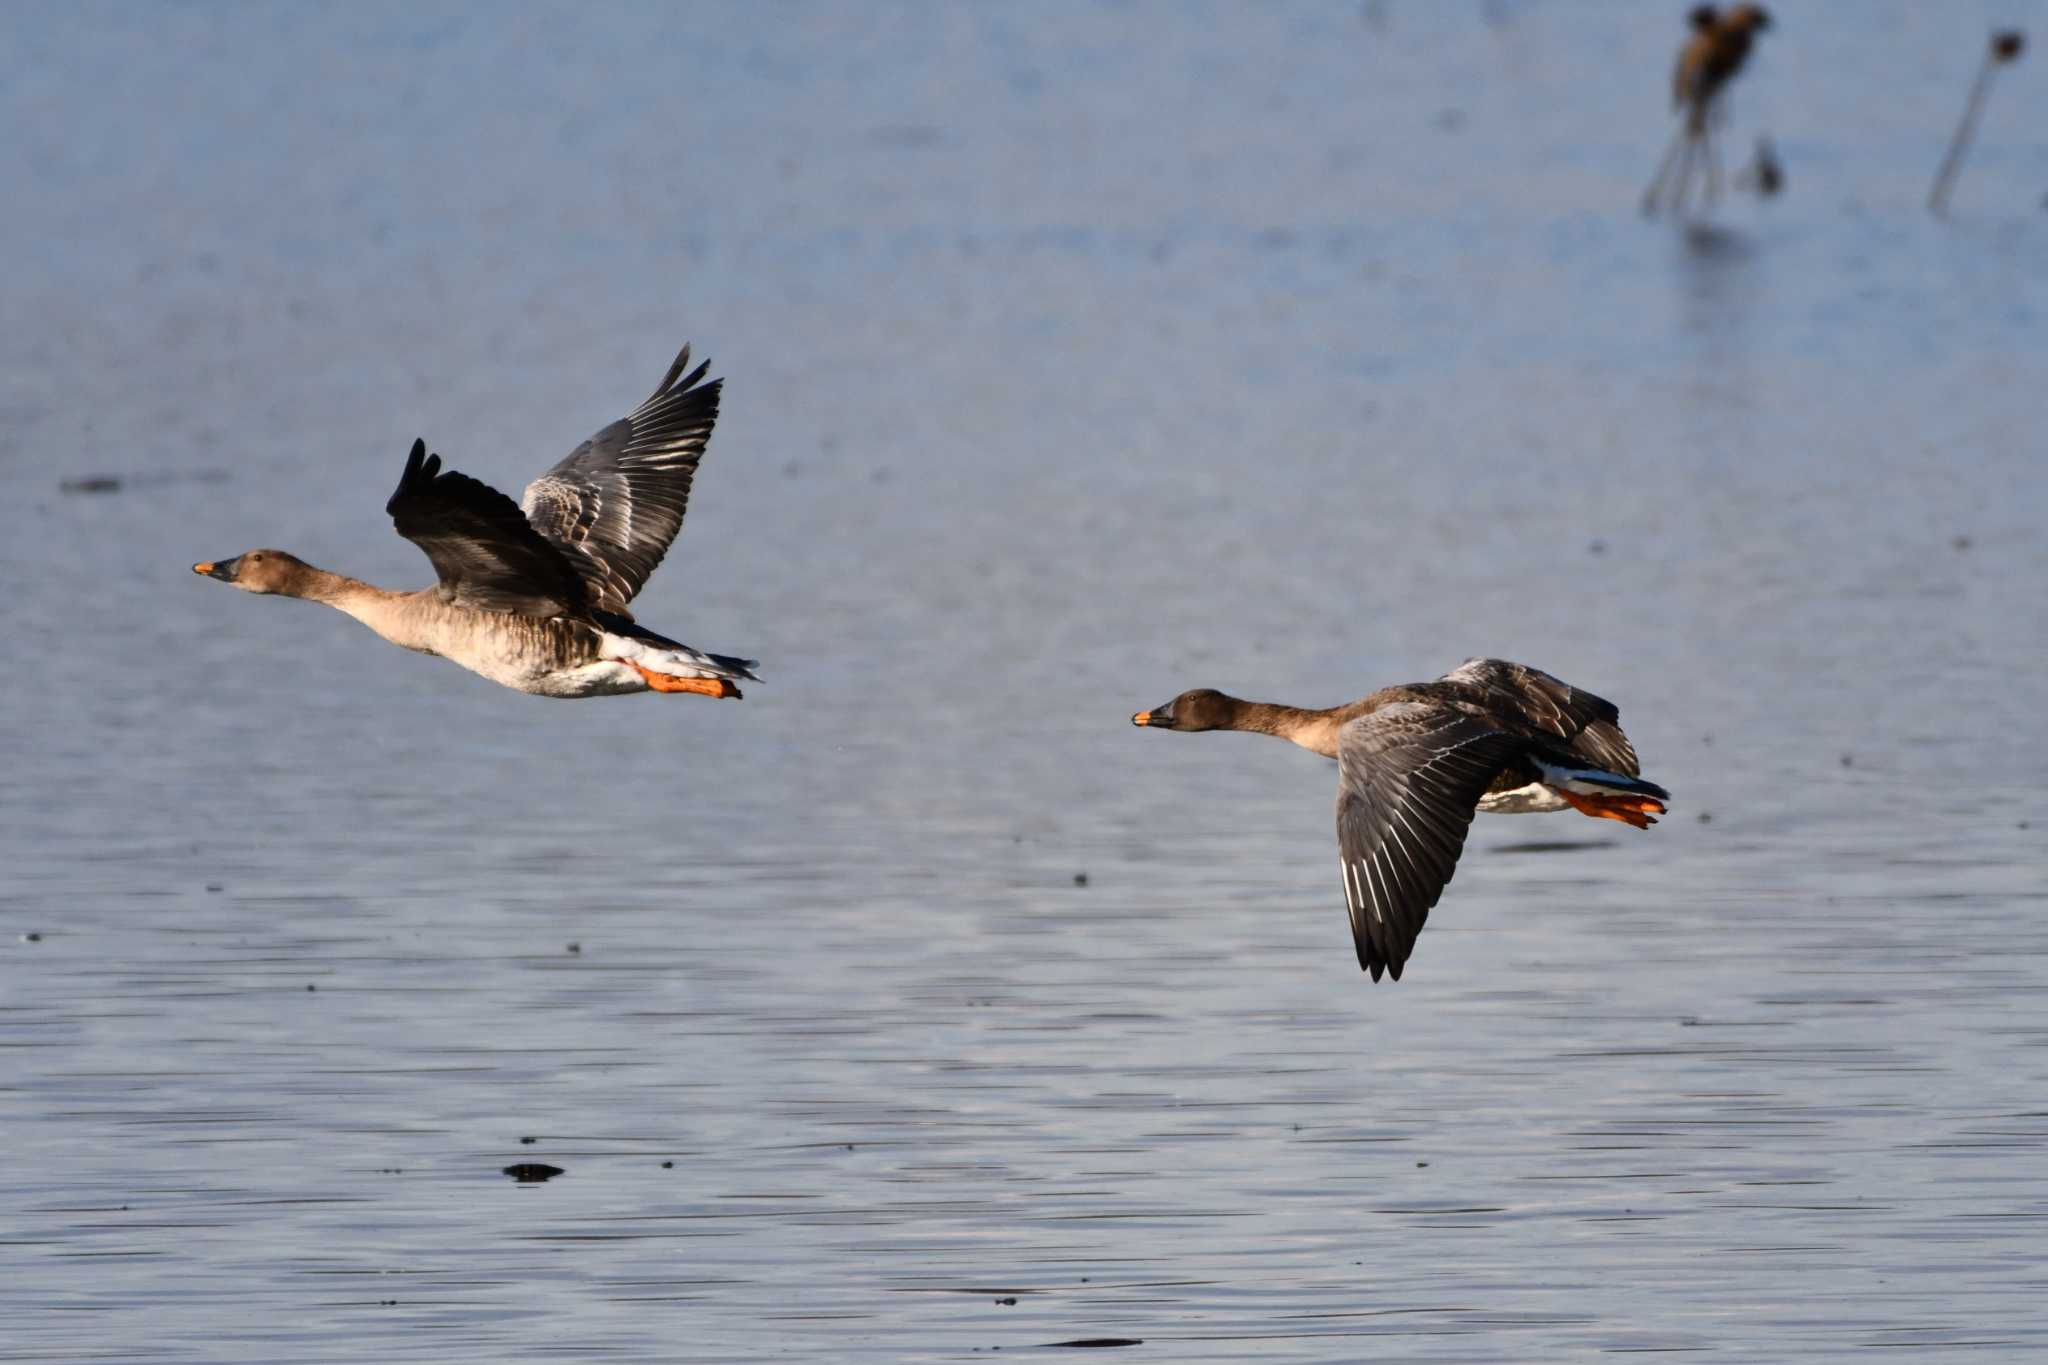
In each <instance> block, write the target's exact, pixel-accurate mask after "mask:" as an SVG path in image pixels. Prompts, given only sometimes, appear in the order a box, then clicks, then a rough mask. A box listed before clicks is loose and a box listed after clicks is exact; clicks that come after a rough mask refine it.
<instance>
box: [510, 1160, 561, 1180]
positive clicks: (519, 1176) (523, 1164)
mask: <svg viewBox="0 0 2048 1365" xmlns="http://www.w3.org/2000/svg"><path fill="white" fill-rule="evenodd" d="M505 1174H506V1175H509V1176H511V1177H512V1178H513V1179H514V1180H516V1181H518V1182H519V1183H520V1184H522V1185H538V1184H540V1183H541V1182H542V1181H543V1180H553V1179H554V1178H555V1177H556V1176H558V1175H565V1174H567V1172H565V1171H563V1169H562V1168H561V1167H560V1166H550V1165H548V1164H547V1163H546V1162H545V1161H516V1162H514V1163H513V1164H511V1165H510V1166H507V1167H506V1168H505Z"/></svg>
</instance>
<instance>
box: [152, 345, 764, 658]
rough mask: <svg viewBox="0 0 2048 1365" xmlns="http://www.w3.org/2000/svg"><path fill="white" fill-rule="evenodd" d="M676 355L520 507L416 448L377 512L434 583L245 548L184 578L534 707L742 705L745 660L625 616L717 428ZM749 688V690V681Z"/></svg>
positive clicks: (716, 385)
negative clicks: (326, 612) (341, 631)
mask: <svg viewBox="0 0 2048 1365" xmlns="http://www.w3.org/2000/svg"><path fill="white" fill-rule="evenodd" d="M689 363H690V348H689V347H688V346H685V347H683V349H682V353H681V354H679V355H678V356H677V357H676V360H675V364H673V365H671V366H669V369H668V373H667V374H666V375H664V376H663V377H662V381H661V383H660V384H659V385H657V386H656V387H655V390H654V393H653V394H652V395H651V396H650V397H649V398H648V399H647V401H646V402H644V403H642V404H641V405H640V406H639V407H637V408H635V409H634V410H633V411H632V412H631V413H629V414H627V415H626V416H625V417H622V418H620V419H619V420H618V421H616V422H613V423H612V424H611V425H610V426H607V427H605V428H604V429H603V430H602V431H600V432H598V433H597V434H596V435H595V436H592V437H591V438H590V439H589V440H587V441H585V442H584V443H583V444H582V445H580V446H578V447H576V449H575V450H573V451H571V452H570V453H569V456H568V458H567V459H564V460H563V461H562V462H561V463H560V464H558V465H556V466H555V467H554V468H553V469H550V470H549V471H548V472H547V473H545V474H543V475H541V476H540V477H539V478H538V479H535V480H534V481H533V482H532V483H531V484H528V485H527V488H526V495H525V497H524V498H523V499H522V500H521V501H520V502H518V503H515V502H513V501H512V499H510V498H508V497H506V496H505V495H504V494H503V493H500V492H498V491H497V490H496V489H495V488H492V487H491V486H490V485H489V484H486V483H482V482H480V481H478V480H476V479H472V478H470V477H469V476H468V475H466V474H458V473H456V472H455V471H454V470H452V469H445V470H444V469H442V468H441V457H440V456H439V455H429V454H428V453H427V447H426V443H425V442H424V441H414V442H413V444H412V453H411V454H410V455H409V456H408V457H407V458H406V462H405V472H404V474H402V475H401V476H400V477H399V480H398V491H397V492H395V493H393V494H392V495H391V500H390V501H389V502H387V503H386V504H385V505H384V510H385V511H386V512H388V513H390V514H391V520H392V522H393V524H394V525H396V527H397V528H398V534H400V535H401V536H404V537H405V538H406V539H407V540H410V541H411V542H412V543H413V544H415V545H417V546H419V547H420V549H422V550H424V551H425V552H426V555H427V558H428V559H429V560H430V561H431V562H432V563H433V565H434V572H435V573H436V574H437V575H439V577H440V582H439V583H437V584H435V585H434V586H433V587H431V588H422V589H420V590H419V591H417V592H392V591H390V590H388V589H385V588H379V587H375V586H373V585H371V584H369V583H364V582H362V581H360V580H358V579H354V578H347V577H344V576H343V575H341V574H336V573H329V572H327V571H326V570H325V569H316V568H314V567H313V566H312V565H310V564H308V563H306V562H305V561H303V560H301V559H298V558H297V557H295V556H293V555H289V554H286V553H285V552H284V551H283V550H268V549H265V550H250V551H249V552H247V553H246V554H240V555H237V556H235V557H234V558H233V559H221V560H212V561H208V562H206V563H201V564H194V565H193V566H192V572H194V573H197V574H204V575H205V576H206V577H208V578H217V579H219V580H221V581H222V582H223V583H230V584H232V585H234V586H235V587H237V588H240V589H242V590H243V591H244V592H254V593H266V594H276V595H280V596H285V597H303V598H307V599H309V600H311V601H314V602H325V603H326V604H327V605H329V606H331V607H335V608H337V609H339V610H341V611H344V612H346V613H348V614H349V615H350V616H353V617H354V618H355V619H356V620H358V621H361V622H362V623H363V624H364V625H366V626H368V627H369V628H370V629H371V630H374V631H376V632H377V633H378V634H379V635H381V636H383V637H384V638H385V639H387V640H389V641H390V642H391V643H392V644H395V645H400V646H402V647H404V648H406V649H413V650H418V651H419V652H420V653H422V654H438V655H440V656H441V657H442V658H444V659H447V660H450V661H451V662H453V663H458V664H460V665H462V666H463V667H464V668H466V669H469V670H470V671H471V672H472V673H481V674H482V675H483V676H484V677H486V678H489V679H490V680H491V681H492V682H495V683H502V684H504V685H505V686H506V687H510V688H514V689H516V690H518V691H521V692H531V693H533V694H534V695H536V696H542V697H605V696H612V695H615V694H618V693H622V692H647V691H654V692H693V693H697V694H699V695H701V696H707V697H737V696H739V695H740V690H739V688H738V687H737V686H735V685H734V684H735V681H736V680H737V679H740V678H754V676H755V675H754V672H753V669H754V666H755V661H754V660H752V659H735V658H729V657H727V656H726V655H723V654H705V653H702V652H700V651H698V650H694V649H691V648H690V647H689V646H688V645H683V644H678V643H676V642H675V641H674V640H671V639H668V638H667V637H666V636H662V635H657V634H655V633H654V632H653V631H651V630H648V629H647V628H646V627H644V626H641V625H639V624H638V623H637V622H635V621H634V620H633V614H632V612H631V611H629V610H628V609H627V605H626V604H627V603H629V602H630V601H632V600H633V596H634V594H635V593H637V592H639V591H640V589H641V587H642V585H644V584H645V583H646V582H647V577H648V575H649V574H651V573H653V572H654V570H655V566H657V565H658V564H660V563H661V558H662V556H663V555H664V554H666V553H667V552H668V547H669V543H670V542H671V541H673V540H674V539H675V537H676V531H677V530H678V528H680V527H681V526H682V524H683V512H684V510H685V509H686V508H687V507H688V505H689V501H690V481H691V479H692V478H693V477H694V476H695V474H696V472H697V461H698V460H700V459H701V458H703V455H704V446H705V443H706V442H707V441H709V440H710V439H711V426H712V423H713V422H715V421H716V420H717V418H718V395H719V390H720V388H721V386H723V384H724V382H725V381H724V380H722V379H714V380H712V381H711V382H710V383H708V384H701V383H699V382H698V381H700V380H701V379H703V377H704V372H705V371H706V370H708V369H710V365H709V363H708V362H707V363H706V364H703V365H699V366H698V367H697V368H696V369H695V370H691V371H690V373H689V374H688V375H687V376H684V374H683V372H684V370H685V369H686V368H688V366H689ZM755 680H756V681H758V679H755Z"/></svg>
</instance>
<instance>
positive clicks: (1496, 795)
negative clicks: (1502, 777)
mask: <svg viewBox="0 0 2048 1365" xmlns="http://www.w3.org/2000/svg"><path fill="white" fill-rule="evenodd" d="M1566 804H1567V803H1566V801H1565V799H1564V798H1563V797H1562V796H1559V795H1558V794H1557V793H1556V792H1554V791H1552V790H1551V789H1550V788H1548V787H1546V786H1544V785H1543V784H1542V783H1541V782H1531V783H1530V784H1529V785H1528V786H1526V787H1516V788H1515V789H1514V790H1513V791H1505V792H1488V793H1487V794H1486V795H1484V796H1482V797H1480V798H1479V809H1480V810H1483V811H1485V812H1487V813H1488V814H1489V815H1536V814H1540V813H1542V812H1544V811H1552V810H1563V809H1564V808H1565V806H1566Z"/></svg>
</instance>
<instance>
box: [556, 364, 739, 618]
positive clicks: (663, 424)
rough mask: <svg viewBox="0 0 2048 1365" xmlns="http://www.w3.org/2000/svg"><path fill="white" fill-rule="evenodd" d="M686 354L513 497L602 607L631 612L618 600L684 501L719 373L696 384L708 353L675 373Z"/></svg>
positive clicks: (653, 555) (647, 569) (657, 557)
mask: <svg viewBox="0 0 2048 1365" xmlns="http://www.w3.org/2000/svg"><path fill="white" fill-rule="evenodd" d="M689 363H690V348H689V347H688V346H685V347H683V349H682V353H681V354H680V355H678V356H677V357H676V361H675V364H673V365H671V366H669V369H668V374H667V375H665V376H663V378H662V381H661V383H660V384H659V385H658V386H656V388H655V390H654V393H653V396H651V397H650V398H648V400H647V401H646V402H644V403H642V404H641V405H640V406H639V407H637V408H635V409H633V411H632V412H631V413H630V414H628V415H627V416H625V417H622V418H620V419H619V420H618V421H616V422H613V423H612V424H611V425H610V426H608V427H606V428H605V429H604V430H603V431H600V432H598V433H597V435H595V436H593V437H591V438H590V439H589V440H587V441H585V442H584V443H583V444H582V445H580V446H577V447H576V449H575V450H573V451H571V452H570V454H569V457H568V458H567V459H565V460H563V461H562V462H561V463H560V464H558V465H556V466H555V467H554V468H553V469H550V470H549V471H548V472H547V473H545V474H543V475H541V476H540V477H539V478H537V479H535V480H534V481H533V482H532V483H530V484H528V485H527V486H526V495H525V497H524V498H523V499H521V501H520V506H521V508H522V509H523V510H524V511H525V513H526V519H527V520H528V521H530V522H531V523H533V527H534V529H535V530H537V531H538V532H540V534H541V535H543V536H545V537H547V539H548V540H550V541H551V542H553V543H554V544H555V545H557V546H559V547H561V549H562V552H563V553H564V554H565V555H566V556H567V557H568V559H569V561H570V562H571V563H572V564H574V565H575V567H576V572H577V573H578V574H579V575H581V577H582V579H583V581H584V583H585V584H586V585H588V587H589V591H590V597H591V600H592V601H593V603H594V604H595V605H596V606H597V607H599V608H600V609H602V610H604V611H611V612H617V613H618V614H620V615H622V616H627V617H630V616H631V613H630V612H628V611H627V610H626V604H627V603H628V602H630V601H632V600H633V596H634V594H636V593H638V592H639V591H640V589H641V588H642V587H643V586H644V585H645V584H646V582H647V577H648V575H649V574H652V573H653V572H654V569H655V566H656V565H658V564H660V563H661V559H662V556H663V555H665V554H667V553H668V547H669V544H670V542H672V541H673V540H675V538H676V532H677V531H678V530H679V529H681V527H682V524H683V513H684V511H685V510H687V509H688V507H689V505H690V483H691V481H692V480H693V479H695V478H696V475H697V461H698V460H700V459H702V458H703V456H704V446H705V443H706V442H708V441H709V440H710V439H711V426H712V423H714V422H715V421H717V420H718V394H719V390H720V388H721V387H723V385H724V383H725V381H724V380H722V379H714V380H712V381H711V382H710V383H709V384H703V385H699V384H698V382H697V381H698V380H700V379H702V378H703V377H704V372H705V371H706V370H708V369H710V368H711V366H710V363H709V362H708V361H707V362H706V363H704V364H702V365H699V366H698V367H697V368H696V369H695V370H693V371H691V372H690V375H689V377H688V378H686V379H682V380H680V382H679V381H678V376H679V375H681V374H682V373H683V370H684V368H685V367H686V366H688V365H689Z"/></svg>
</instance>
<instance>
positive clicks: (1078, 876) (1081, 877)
mask: <svg viewBox="0 0 2048 1365" xmlns="http://www.w3.org/2000/svg"><path fill="white" fill-rule="evenodd" d="M1074 885H1076V886H1086V885H1088V874H1087V873H1086V872H1076V873H1075V874H1074Z"/></svg>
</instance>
